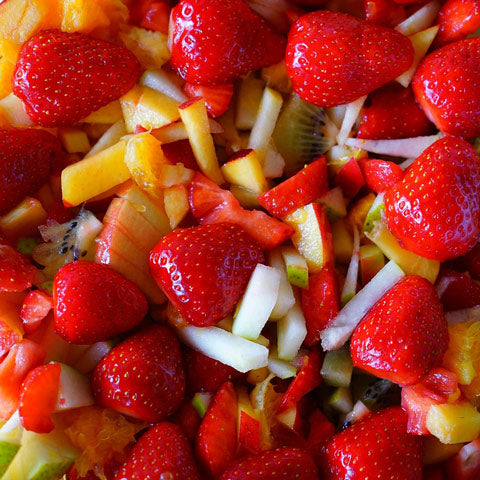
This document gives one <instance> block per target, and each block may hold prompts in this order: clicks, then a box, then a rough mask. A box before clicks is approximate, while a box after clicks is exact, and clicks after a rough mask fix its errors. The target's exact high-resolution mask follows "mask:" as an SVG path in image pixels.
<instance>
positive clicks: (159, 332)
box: [92, 325, 185, 423]
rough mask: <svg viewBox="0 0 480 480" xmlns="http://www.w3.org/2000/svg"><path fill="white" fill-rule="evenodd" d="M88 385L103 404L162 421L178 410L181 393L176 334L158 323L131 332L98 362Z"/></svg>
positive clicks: (148, 420)
mask: <svg viewBox="0 0 480 480" xmlns="http://www.w3.org/2000/svg"><path fill="white" fill-rule="evenodd" d="M92 388H93V392H94V394H95V398H96V400H97V402H98V403H99V404H100V405H103V406H104V407H107V408H112V409H114V410H117V411H119V412H121V413H123V414H125V415H130V416H131V417H134V418H139V419H140V420H143V421H145V422H152V423H153V422H159V421H161V420H164V419H165V418H167V417H168V416H169V415H171V414H172V413H174V412H175V411H176V410H177V409H178V407H179V406H180V405H181V403H182V400H183V396H184V393H185V372H184V370H183V364H182V355H181V351H180V345H179V343H178V340H177V338H176V336H175V335H174V334H173V332H172V331H171V330H170V329H169V328H168V327H165V326H159V325H152V326H150V327H148V328H145V329H143V330H141V331H139V332H137V333H135V334H133V335H132V336H130V337H129V338H128V339H127V340H124V341H123V342H122V343H120V344H119V345H117V346H116V347H115V348H113V349H112V350H111V351H110V352H109V353H108V354H107V355H106V356H105V357H103V359H102V360H101V361H100V362H99V363H98V365H97V366H96V367H95V370H94V372H93V377H92Z"/></svg>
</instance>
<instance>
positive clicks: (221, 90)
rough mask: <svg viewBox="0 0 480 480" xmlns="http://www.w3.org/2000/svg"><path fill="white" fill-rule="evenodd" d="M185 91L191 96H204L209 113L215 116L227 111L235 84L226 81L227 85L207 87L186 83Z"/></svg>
mask: <svg viewBox="0 0 480 480" xmlns="http://www.w3.org/2000/svg"><path fill="white" fill-rule="evenodd" d="M183 91H184V92H185V93H186V94H187V95H188V97H190V98H195V97H203V99H204V100H205V106H206V107H207V111H208V113H209V115H210V116H211V117H213V118H215V117H219V116H220V115H222V114H223V113H225V112H226V111H227V109H228V106H229V105H230V101H231V100H232V96H233V84H232V83H226V84H225V85H216V86H215V87H206V86H204V85H193V84H191V83H186V84H185V85H184V86H183Z"/></svg>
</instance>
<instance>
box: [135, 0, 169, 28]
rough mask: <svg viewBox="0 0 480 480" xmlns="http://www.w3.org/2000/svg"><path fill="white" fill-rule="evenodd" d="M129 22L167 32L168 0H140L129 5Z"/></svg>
mask: <svg viewBox="0 0 480 480" xmlns="http://www.w3.org/2000/svg"><path fill="white" fill-rule="evenodd" d="M129 8H130V22H131V23H134V24H135V25H138V26H139V27H142V28H146V29H147V30H153V31H155V32H162V33H164V34H167V33H168V19H169V17H170V1H169V0H140V1H135V2H132V4H131V5H130V7H129Z"/></svg>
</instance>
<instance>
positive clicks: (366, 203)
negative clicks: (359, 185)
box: [347, 193, 378, 233]
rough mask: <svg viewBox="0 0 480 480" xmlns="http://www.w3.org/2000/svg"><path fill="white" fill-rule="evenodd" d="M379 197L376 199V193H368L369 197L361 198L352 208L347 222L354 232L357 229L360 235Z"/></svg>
mask: <svg viewBox="0 0 480 480" xmlns="http://www.w3.org/2000/svg"><path fill="white" fill-rule="evenodd" d="M377 197H378V196H377ZM377 197H375V194H374V193H368V194H367V195H365V196H363V197H360V198H359V199H358V200H356V201H355V203H353V204H352V205H351V206H350V208H349V212H348V215H347V221H348V222H349V224H350V225H349V228H350V229H352V231H353V229H354V228H356V229H357V230H358V231H359V232H360V233H361V232H362V230H363V228H364V225H365V223H366V219H367V216H368V214H369V213H370V210H372V209H373V205H374V203H375V201H377Z"/></svg>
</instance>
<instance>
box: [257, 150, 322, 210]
mask: <svg viewBox="0 0 480 480" xmlns="http://www.w3.org/2000/svg"><path fill="white" fill-rule="evenodd" d="M327 190H328V175H327V163H326V161H325V157H320V158H318V159H317V160H315V161H314V162H312V163H311V164H310V165H307V166H306V167H305V168H304V169H303V170H300V171H299V172H298V173H297V174H295V175H294V176H293V177H290V178H289V179H288V180H285V181H284V182H282V183H280V184H279V185H277V186H276V187H274V188H272V189H271V190H269V191H268V192H265V193H263V194H262V195H260V196H259V197H258V202H259V203H260V205H261V206H262V207H263V208H265V210H267V211H268V212H269V213H270V214H271V215H274V216H276V217H284V216H285V215H288V214H289V213H292V212H293V211H295V210H296V209H297V208H299V207H303V206H304V205H307V204H309V203H311V202H313V201H314V200H317V199H318V198H319V197H321V196H322V195H323V194H324V193H325V192H326V191H327Z"/></svg>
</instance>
